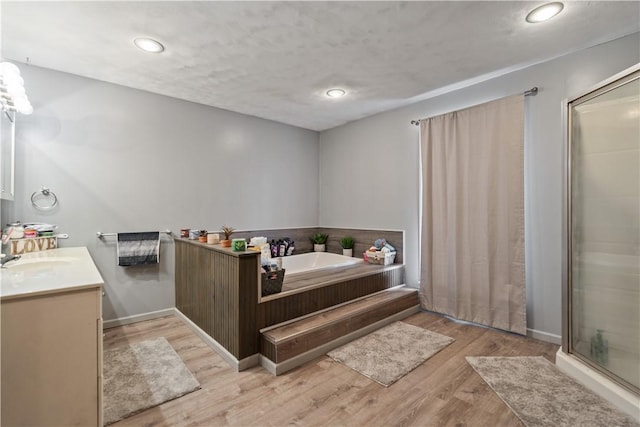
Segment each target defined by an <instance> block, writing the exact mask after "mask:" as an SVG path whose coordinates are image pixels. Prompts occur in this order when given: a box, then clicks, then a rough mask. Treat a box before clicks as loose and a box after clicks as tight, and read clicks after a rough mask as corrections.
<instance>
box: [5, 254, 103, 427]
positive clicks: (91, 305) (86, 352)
mask: <svg viewBox="0 0 640 427" xmlns="http://www.w3.org/2000/svg"><path fill="white" fill-rule="evenodd" d="M69 249H75V248H69ZM82 249H84V251H85V252H86V248H82ZM86 255H87V257H88V256H89V255H88V252H86ZM88 259H89V261H90V262H91V265H93V262H92V261H91V258H90V257H89V258H88ZM49 263H52V264H56V263H55V262H52V261H49ZM59 264H64V263H62V262H59ZM19 267H20V265H19V264H18V263H16V265H15V267H14V269H15V270H14V271H13V272H12V271H11V269H9V270H8V271H3V272H2V275H1V276H0V279H1V280H2V281H3V283H2V285H3V291H4V290H7V288H6V286H5V285H6V283H5V280H8V281H11V280H15V279H16V277H12V276H11V275H12V274H14V275H15V274H16V271H19V270H20V268H19ZM67 267H68V266H67ZM55 268H56V267H54V268H53V269H52V271H54V270H55ZM93 269H94V270H95V274H96V275H97V278H99V281H98V280H97V278H90V279H88V280H90V281H93V282H94V283H85V284H83V285H78V283H75V284H74V286H71V287H57V288H55V289H46V290H42V291H35V292H28V293H24V294H21V293H17V294H16V293H14V294H11V295H7V294H6V293H4V292H3V295H2V300H1V308H0V317H1V323H0V327H1V331H2V337H1V341H2V347H1V349H0V350H1V353H2V355H1V356H2V359H0V364H1V365H2V377H1V378H0V380H1V382H2V394H1V395H0V398H1V401H2V403H1V406H2V412H1V413H0V417H1V422H2V426H83V427H84V426H99V427H101V426H102V304H101V303H102V301H101V298H102V283H101V282H102V279H101V277H100V275H99V273H98V272H97V270H96V269H95V265H93ZM3 270H4V269H3ZM29 271H30V265H27V267H25V271H20V273H22V274H18V275H17V277H20V276H21V277H22V278H23V279H24V278H25V274H26V275H27V279H28V273H29ZM52 276H53V277H52V279H54V280H55V273H53V274H52ZM34 277H35V276H34ZM34 280H35V279H34ZM25 286H26V285H25ZM8 293H10V292H8Z"/></svg>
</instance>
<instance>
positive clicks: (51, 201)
mask: <svg viewBox="0 0 640 427" xmlns="http://www.w3.org/2000/svg"><path fill="white" fill-rule="evenodd" d="M40 199H46V204H38V200H40ZM31 204H32V205H33V207H34V208H36V209H40V210H42V211H48V210H50V209H53V208H55V207H56V205H57V204H58V196H56V193H54V192H53V191H51V190H49V189H48V188H47V187H42V189H41V190H40V191H34V192H33V194H32V195H31Z"/></svg>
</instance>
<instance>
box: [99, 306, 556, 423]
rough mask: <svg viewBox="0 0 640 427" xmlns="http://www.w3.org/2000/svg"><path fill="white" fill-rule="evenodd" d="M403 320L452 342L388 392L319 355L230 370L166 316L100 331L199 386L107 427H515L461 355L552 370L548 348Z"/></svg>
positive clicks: (107, 340) (420, 316) (428, 318)
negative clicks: (283, 365)
mask: <svg viewBox="0 0 640 427" xmlns="http://www.w3.org/2000/svg"><path fill="white" fill-rule="evenodd" d="M404 321H405V322H406V323H409V324H412V325H416V326H420V327H423V328H425V329H429V330H431V331H434V332H438V333H441V334H444V335H447V336H450V337H452V338H455V340H456V341H455V342H454V343H453V344H451V345H449V346H448V347H446V348H445V349H444V350H442V351H441V352H439V353H438V354H436V355H435V356H433V357H432V358H431V359H429V360H427V361H426V362H425V363H423V364H422V365H420V366H419V367H418V368H416V369H415V370H413V371H412V372H410V373H409V374H408V375H406V376H405V377H403V378H402V379H400V380H399V381H398V382H396V383H395V384H393V385H392V386H391V387H389V388H385V387H383V386H381V385H379V384H377V383H375V382H374V381H372V380H369V379H368V378H366V377H364V376H362V375H360V374H358V373H357V372H355V371H353V370H351V369H349V368H347V367H346V366H344V365H342V364H340V363H338V362H335V361H333V360H332V359H330V358H329V357H327V356H322V357H320V358H318V359H315V360H313V361H311V362H309V363H307V364H305V365H303V366H301V367H299V368H297V369H295V370H293V371H290V372H288V373H286V374H285V375H282V376H279V377H274V376H272V375H271V374H269V373H268V372H267V371H265V370H264V369H263V368H261V367H254V368H252V369H249V370H247V371H244V372H239V373H238V372H234V371H232V370H231V368H230V367H229V365H227V363H226V362H225V361H224V360H223V359H222V358H221V357H220V356H218V355H217V353H215V352H214V351H213V350H211V349H210V348H209V347H208V346H207V345H206V344H205V343H204V342H202V340H201V339H200V338H199V337H198V336H197V335H195V334H194V333H193V332H191V330H190V329H189V328H187V327H186V326H185V325H184V324H183V323H182V322H181V321H180V320H179V319H178V318H175V317H165V318H161V319H155V320H150V321H145V322H141V323H136V324H133V325H127V326H121V327H117V328H112V329H109V330H106V331H105V337H104V348H105V349H109V348H113V347H117V346H119V345H123V344H125V343H135V342H139V341H142V340H146V339H152V338H157V337H161V336H163V337H165V338H166V339H167V340H168V341H169V342H170V343H171V345H172V346H173V348H174V349H175V350H176V351H177V353H178V354H179V355H180V356H181V357H182V359H183V360H184V362H185V364H186V365H187V367H188V368H189V369H190V370H191V372H192V373H193V374H194V375H195V376H196V378H197V379H198V381H199V382H200V384H201V386H202V389H201V390H197V391H195V392H193V393H190V394H187V395H186V396H183V397H180V398H178V399H175V400H173V401H170V402H166V403H164V404H162V405H160V406H157V407H155V408H151V409H148V410H146V411H144V412H141V413H139V414H137V415H134V416H132V417H130V418H127V419H125V420H122V421H120V422H118V423H115V424H112V426H114V427H122V426H226V425H233V426H283V425H296V426H409V425H411V426H522V423H521V422H520V420H519V419H518V418H517V417H516V416H515V415H513V413H512V412H511V410H510V409H509V408H508V407H507V406H506V405H505V404H504V403H503V402H502V400H500V398H499V397H498V396H497V395H496V394H495V393H494V392H493V391H492V390H491V389H490V388H489V386H487V385H486V384H485V383H484V381H482V379H481V378H480V376H478V375H477V374H476V373H475V371H474V370H473V368H471V366H470V365H469V364H468V363H467V362H466V361H465V356H536V355H541V356H544V357H546V358H547V359H549V360H550V361H552V362H554V361H555V352H556V351H557V349H558V346H556V345H553V344H549V343H546V342H543V341H539V340H534V339H531V338H525V337H521V336H518V335H514V334H509V333H506V332H498V331H495V330H491V329H486V328H481V327H477V326H471V325H466V324H461V323H456V322H453V321H451V320H449V319H447V318H444V317H440V316H437V315H434V314H430V313H422V312H421V313H417V314H415V315H413V316H411V317H408V318H407V319H405V320H404Z"/></svg>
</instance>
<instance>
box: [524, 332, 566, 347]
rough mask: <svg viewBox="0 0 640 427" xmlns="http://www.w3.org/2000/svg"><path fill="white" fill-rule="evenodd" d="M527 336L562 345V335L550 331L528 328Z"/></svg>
mask: <svg viewBox="0 0 640 427" xmlns="http://www.w3.org/2000/svg"><path fill="white" fill-rule="evenodd" d="M527 336H528V337H529V338H535V339H537V340H540V341H546V342H550V343H551V344H557V345H562V337H561V336H560V335H556V334H550V333H549V332H543V331H537V330H535V329H531V328H527Z"/></svg>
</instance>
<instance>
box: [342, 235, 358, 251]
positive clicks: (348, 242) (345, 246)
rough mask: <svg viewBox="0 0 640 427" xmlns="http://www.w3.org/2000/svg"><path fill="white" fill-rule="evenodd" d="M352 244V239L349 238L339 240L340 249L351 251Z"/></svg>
mask: <svg viewBox="0 0 640 427" xmlns="http://www.w3.org/2000/svg"><path fill="white" fill-rule="evenodd" d="M354 243H355V242H354V240H353V237H350V236H347V237H343V238H342V239H340V246H342V249H353V245H354Z"/></svg>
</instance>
